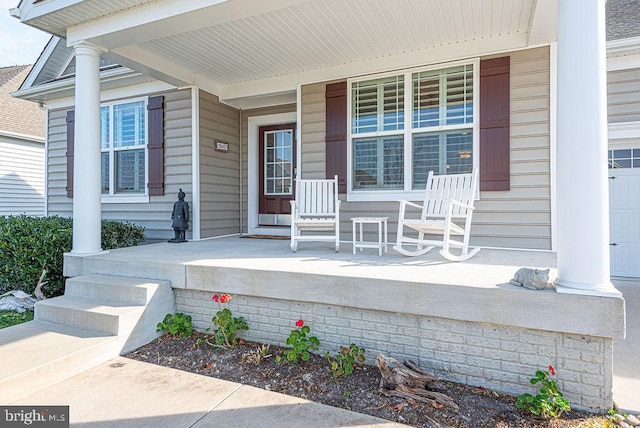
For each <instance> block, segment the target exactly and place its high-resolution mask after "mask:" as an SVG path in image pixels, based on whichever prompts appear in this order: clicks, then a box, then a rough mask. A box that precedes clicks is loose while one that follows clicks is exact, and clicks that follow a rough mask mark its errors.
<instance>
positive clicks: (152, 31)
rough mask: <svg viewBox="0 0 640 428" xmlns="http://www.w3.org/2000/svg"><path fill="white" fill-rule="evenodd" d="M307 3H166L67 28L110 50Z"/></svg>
mask: <svg viewBox="0 0 640 428" xmlns="http://www.w3.org/2000/svg"><path fill="white" fill-rule="evenodd" d="M306 1H309V0H261V1H258V2H257V1H255V0H234V1H233V2H231V1H228V0H165V1H162V2H158V3H151V4H149V5H146V6H141V7H137V8H134V9H131V10H126V11H123V12H121V13H118V14H116V15H110V16H106V17H104V18H101V19H97V20H92V21H90V22H86V23H82V24H79V25H76V26H73V27H70V28H68V29H67V40H68V42H69V43H70V44H73V43H76V42H77V41H79V40H86V41H93V42H94V43H96V44H98V45H100V46H104V47H106V48H109V49H112V48H115V47H119V46H125V45H130V44H132V43H140V42H144V41H147V40H152V39H156V38H161V37H167V36H171V35H174V34H179V33H184V32H186V31H193V30H197V29H200V28H204V27H209V26H213V25H216V24H221V23H224V22H229V21H233V20H236V19H240V18H244V17H247V16H252V15H258V14H261V13H266V12H269V11H272V10H277V9H282V8H286V7H289V6H292V5H295V4H298V3H304V2H306Z"/></svg>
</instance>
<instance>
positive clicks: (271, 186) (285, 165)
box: [264, 129, 293, 195]
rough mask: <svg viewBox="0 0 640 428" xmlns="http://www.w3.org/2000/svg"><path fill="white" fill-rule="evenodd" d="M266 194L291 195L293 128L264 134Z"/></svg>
mask: <svg viewBox="0 0 640 428" xmlns="http://www.w3.org/2000/svg"><path fill="white" fill-rule="evenodd" d="M264 141H265V144H264V151H265V153H264V159H265V165H264V172H265V176H264V189H265V195H291V194H292V192H293V188H292V187H293V186H292V183H293V130H292V129H286V130H282V131H267V132H265V134H264Z"/></svg>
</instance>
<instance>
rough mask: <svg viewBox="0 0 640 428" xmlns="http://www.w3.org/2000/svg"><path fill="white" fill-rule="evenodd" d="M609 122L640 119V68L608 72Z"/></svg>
mask: <svg viewBox="0 0 640 428" xmlns="http://www.w3.org/2000/svg"><path fill="white" fill-rule="evenodd" d="M607 104H608V109H607V113H608V117H609V123H619V122H636V121H640V68H633V69H629V70H617V71H609V72H608V73H607Z"/></svg>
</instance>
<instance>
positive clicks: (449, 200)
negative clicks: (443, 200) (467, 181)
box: [447, 199, 476, 210]
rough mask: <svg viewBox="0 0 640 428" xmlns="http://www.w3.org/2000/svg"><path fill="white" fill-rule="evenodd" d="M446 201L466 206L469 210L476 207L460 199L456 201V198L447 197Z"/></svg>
mask: <svg viewBox="0 0 640 428" xmlns="http://www.w3.org/2000/svg"><path fill="white" fill-rule="evenodd" d="M447 202H448V203H450V204H453V205H458V206H460V207H463V208H467V209H469V210H475V209H476V207H474V206H473V205H469V204H465V203H462V202H460V201H458V200H456V199H447Z"/></svg>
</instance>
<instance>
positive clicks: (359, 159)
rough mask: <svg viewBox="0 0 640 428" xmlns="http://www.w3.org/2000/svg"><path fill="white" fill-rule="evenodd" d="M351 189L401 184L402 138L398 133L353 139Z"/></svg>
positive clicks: (402, 167) (402, 165)
mask: <svg viewBox="0 0 640 428" xmlns="http://www.w3.org/2000/svg"><path fill="white" fill-rule="evenodd" d="M353 159H354V162H353V164H354V171H353V177H354V183H353V187H354V189H402V188H403V187H404V138H403V137H402V136H401V135H400V136H398V135H392V136H388V137H376V138H360V139H357V140H354V144H353Z"/></svg>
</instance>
